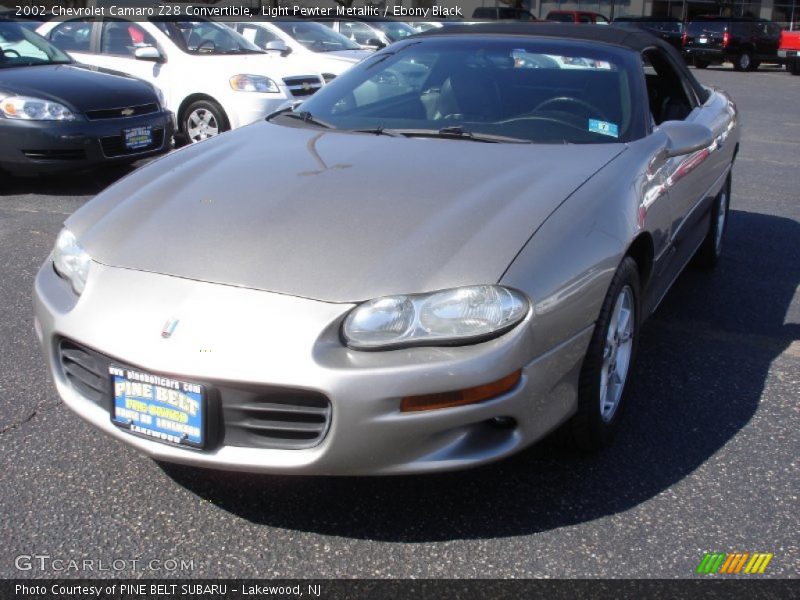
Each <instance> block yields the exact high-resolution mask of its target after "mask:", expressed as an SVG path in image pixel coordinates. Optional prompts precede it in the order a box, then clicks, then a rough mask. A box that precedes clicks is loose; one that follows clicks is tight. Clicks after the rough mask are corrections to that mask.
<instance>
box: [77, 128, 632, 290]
mask: <svg viewBox="0 0 800 600" xmlns="http://www.w3.org/2000/svg"><path fill="white" fill-rule="evenodd" d="M624 148H625V146H624V145H623V144H597V145H566V144H565V145H534V144H531V145H523V144H489V143H478V142H470V141H466V140H449V139H448V140H443V139H421V138H412V139H408V138H396V137H388V136H377V135H369V134H357V133H344V132H331V131H327V132H326V131H324V130H320V129H307V128H294V127H284V126H279V125H275V124H272V123H266V122H262V123H256V124H254V125H251V126H249V127H245V128H243V129H239V130H237V131H234V132H230V133H226V134H224V135H221V136H219V137H216V138H212V139H211V140H209V141H206V142H201V143H199V144H195V145H193V146H189V147H187V148H185V149H182V150H178V151H177V152H174V153H173V154H171V155H169V156H167V157H165V158H163V159H161V160H158V161H155V162H154V163H151V164H150V165H148V166H146V167H144V168H142V169H140V170H139V171H138V172H135V173H133V174H132V175H130V176H129V177H127V178H125V179H123V180H122V181H121V182H119V183H118V184H116V185H115V186H112V187H111V188H109V189H108V190H106V191H105V192H103V193H102V194H100V195H99V196H98V197H97V198H96V199H94V200H93V201H91V202H89V203H88V204H86V205H85V206H84V207H83V208H81V209H80V210H79V211H77V212H76V213H75V214H74V215H73V216H72V217H71V218H70V219H69V220H68V221H67V227H69V228H70V229H71V230H72V232H73V233H75V235H76V236H77V237H78V239H79V240H80V243H81V244H82V245H83V247H84V248H85V249H86V251H87V252H88V253H89V254H90V255H91V256H92V258H93V259H94V260H96V261H98V262H100V263H103V264H106V265H109V266H114V267H124V268H130V269H138V270H144V271H151V272H157V273H163V274H168V275H174V276H178V277H185V278H189V279H196V280H202V281H208V282H216V283H221V284H228V285H234V286H242V287H247V288H255V289H261V290H268V291H272V292H278V293H283V294H290V295H295V296H302V297H306V298H313V299H317V300H323V301H329V302H353V301H359V300H365V299H368V298H373V297H377V296H382V295H387V294H397V293H413V292H423V291H429V290H437V289H442V288H448V287H453V286H460V285H469V284H476V283H494V282H497V281H498V280H499V279H500V277H501V276H502V275H503V273H504V272H505V270H506V268H507V267H508V266H509V264H510V263H511V262H512V260H513V259H514V257H515V256H516V255H517V253H518V252H519V251H520V249H521V248H522V247H523V246H524V245H525V243H526V242H527V240H528V239H529V238H530V237H531V235H532V234H533V233H534V232H535V231H536V229H537V228H538V227H539V225H540V224H541V223H542V222H543V221H544V220H545V219H546V218H547V216H548V215H549V214H551V213H552V211H553V210H555V209H556V208H557V207H558V206H559V204H560V203H561V202H563V201H564V200H565V199H566V198H567V197H568V196H569V195H570V194H571V193H572V192H573V191H574V190H575V189H576V188H577V187H579V186H580V185H581V184H582V183H583V182H585V181H586V180H587V179H588V178H589V177H591V176H592V175H593V174H594V173H596V172H597V171H598V170H599V169H601V168H602V167H603V166H604V165H606V164H607V163H608V162H610V161H611V160H613V159H614V158H615V157H616V156H618V155H619V154H620V153H621V152H623V151H624Z"/></svg>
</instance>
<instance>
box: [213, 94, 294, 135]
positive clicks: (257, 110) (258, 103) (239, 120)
mask: <svg viewBox="0 0 800 600" xmlns="http://www.w3.org/2000/svg"><path fill="white" fill-rule="evenodd" d="M279 87H280V90H281V93H279V94H261V93H257V92H234V91H231V93H230V94H228V96H227V98H226V100H225V112H226V114H227V116H228V120H229V121H230V124H231V129H236V128H237V127H243V126H244V125H249V124H250V123H255V122H256V121H260V120H263V119H264V118H265V117H266V116H267V115H269V114H270V113H273V112H275V111H276V110H278V109H279V108H281V107H283V106H285V105H286V104H287V103H288V102H291V101H292V100H293V98H292V95H291V94H290V93H289V91H288V90H287V89H286V88H284V87H283V86H279Z"/></svg>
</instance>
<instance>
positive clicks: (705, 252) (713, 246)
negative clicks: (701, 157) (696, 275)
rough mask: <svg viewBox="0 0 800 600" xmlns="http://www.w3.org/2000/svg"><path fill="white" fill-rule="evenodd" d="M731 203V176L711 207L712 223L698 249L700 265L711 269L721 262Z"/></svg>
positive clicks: (696, 259)
mask: <svg viewBox="0 0 800 600" xmlns="http://www.w3.org/2000/svg"><path fill="white" fill-rule="evenodd" d="M730 203H731V176H730V175H728V178H727V179H726V180H725V185H724V186H722V189H721V190H720V192H719V194H718V195H717V197H716V198H715V199H714V204H713V205H712V207H711V223H710V225H709V227H708V233H707V234H706V237H705V239H704V240H703V243H702V244H700V247H699V248H698V249H697V254H695V257H694V262H695V264H697V265H698V266H700V267H703V268H706V269H711V268H713V267H715V266H716V264H717V262H719V257H720V256H722V243H723V241H724V238H725V231H727V229H728V212H729V211H730Z"/></svg>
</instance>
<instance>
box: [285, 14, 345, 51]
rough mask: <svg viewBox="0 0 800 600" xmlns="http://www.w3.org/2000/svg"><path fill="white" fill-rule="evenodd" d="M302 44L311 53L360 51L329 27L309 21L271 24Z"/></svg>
mask: <svg viewBox="0 0 800 600" xmlns="http://www.w3.org/2000/svg"><path fill="white" fill-rule="evenodd" d="M273 25H275V26H276V27H279V28H280V29H282V30H283V31H284V32H285V33H287V34H289V35H290V36H292V38H294V39H295V40H297V41H298V42H300V43H301V44H303V46H305V47H306V48H308V49H309V50H311V51H312V52H333V51H335V50H360V49H361V46H359V45H358V44H356V43H355V42H353V41H351V40H349V39H348V38H346V37H345V36H343V35H342V34H341V33H337V32H335V31H334V30H333V29H331V28H330V27H325V25H321V24H319V23H314V22H311V21H307V22H296V21H292V22H290V21H276V22H274V23H273Z"/></svg>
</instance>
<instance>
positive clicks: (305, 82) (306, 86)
mask: <svg viewBox="0 0 800 600" xmlns="http://www.w3.org/2000/svg"><path fill="white" fill-rule="evenodd" d="M303 89H304V90H305V91H308V90H310V89H311V84H310V83H308V82H307V81H304V82H303Z"/></svg>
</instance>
